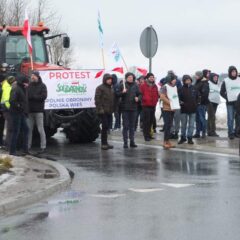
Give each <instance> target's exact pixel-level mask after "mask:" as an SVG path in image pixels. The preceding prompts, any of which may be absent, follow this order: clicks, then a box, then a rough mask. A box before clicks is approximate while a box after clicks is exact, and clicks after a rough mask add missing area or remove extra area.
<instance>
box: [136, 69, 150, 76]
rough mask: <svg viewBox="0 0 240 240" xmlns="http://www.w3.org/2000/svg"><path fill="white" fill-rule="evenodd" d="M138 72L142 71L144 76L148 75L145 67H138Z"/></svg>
mask: <svg viewBox="0 0 240 240" xmlns="http://www.w3.org/2000/svg"><path fill="white" fill-rule="evenodd" d="M137 70H138V72H140V73H141V74H142V75H143V76H146V75H147V72H148V71H147V70H146V69H143V68H137Z"/></svg>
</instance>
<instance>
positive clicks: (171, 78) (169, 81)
mask: <svg viewBox="0 0 240 240" xmlns="http://www.w3.org/2000/svg"><path fill="white" fill-rule="evenodd" d="M166 80H167V83H171V82H172V81H173V80H177V76H176V75H175V74H169V75H168V76H167V77H166Z"/></svg>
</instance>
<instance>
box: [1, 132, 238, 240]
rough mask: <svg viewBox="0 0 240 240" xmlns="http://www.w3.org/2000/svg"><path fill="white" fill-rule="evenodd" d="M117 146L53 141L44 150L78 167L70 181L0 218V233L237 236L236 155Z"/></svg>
mask: <svg viewBox="0 0 240 240" xmlns="http://www.w3.org/2000/svg"><path fill="white" fill-rule="evenodd" d="M114 145H115V149H114V150H113V151H107V152H102V151H101V150H100V148H99V143H98V142H97V143H93V144H88V145H71V144H68V143H67V142H66V140H65V139H64V138H63V136H62V135H61V134H60V135H58V136H57V138H56V139H53V140H52V141H51V144H50V147H49V150H48V154H47V155H48V157H50V158H53V159H57V160H58V161H59V162H61V163H62V164H64V165H65V166H66V167H67V168H69V169H70V170H72V171H73V172H74V173H75V178H74V180H73V183H72V185H71V187H70V188H69V189H68V190H67V191H66V192H64V193H60V194H58V195H55V196H54V197H52V198H50V199H47V200H46V201H43V202H41V203H38V204H36V205H34V206H31V207H29V208H27V209H24V210H21V211H20V212H18V213H17V214H15V215H13V216H8V217H3V218H0V239H1V240H15V239H20V240H33V239H40V240H49V239H51V240H55V239H56V240H67V239H68V240H74V239H76V240H79V239H84V240H108V239H109V240H113V239H114V240H115V239H117V240H118V239H119V240H124V239H131V240H143V239H144V240H146V239H149V240H152V239H161V240H176V239H179V240H185V239H186V240H187V239H188V240H189V239H190V240H195V239H196V240H198V239H199V240H200V239H201V240H202V239H218V240H220V239H224V240H226V239H229V240H230V239H231V240H235V239H236V240H239V236H240V228H239V223H240V161H239V159H238V158H235V157H227V156H224V155H220V156H218V155H216V154H204V153H199V154H196V153H192V152H184V151H164V150H162V149H161V148H156V147H146V146H141V147H139V148H138V149H127V150H123V148H122V143H114Z"/></svg>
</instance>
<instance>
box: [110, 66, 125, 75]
mask: <svg viewBox="0 0 240 240" xmlns="http://www.w3.org/2000/svg"><path fill="white" fill-rule="evenodd" d="M112 72H119V73H121V74H123V67H117V68H114V69H113V70H112Z"/></svg>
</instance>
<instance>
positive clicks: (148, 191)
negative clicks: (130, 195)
mask: <svg viewBox="0 0 240 240" xmlns="http://www.w3.org/2000/svg"><path fill="white" fill-rule="evenodd" d="M163 190H164V189H162V188H143V189H138V188H129V189H128V191H131V192H137V193H152V192H159V191H163Z"/></svg>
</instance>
